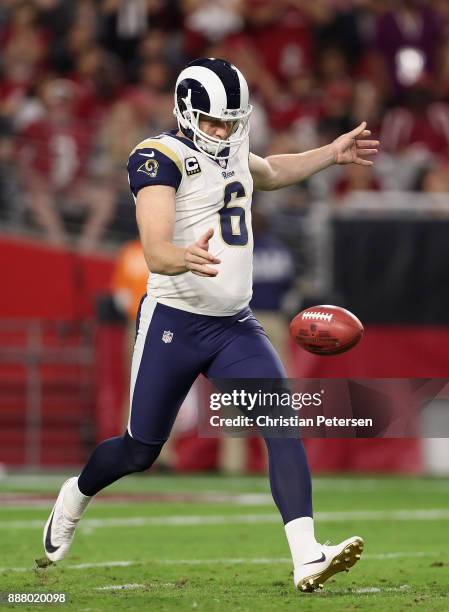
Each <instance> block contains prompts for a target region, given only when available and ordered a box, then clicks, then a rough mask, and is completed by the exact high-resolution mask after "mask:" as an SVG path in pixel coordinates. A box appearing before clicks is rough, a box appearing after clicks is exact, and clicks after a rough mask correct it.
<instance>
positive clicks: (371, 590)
mask: <svg viewBox="0 0 449 612" xmlns="http://www.w3.org/2000/svg"><path fill="white" fill-rule="evenodd" d="M409 588H410V585H409V584H402V585H401V586H400V587H361V588H360V589H352V591H351V592H352V593H402V592H403V591H408V590H409Z"/></svg>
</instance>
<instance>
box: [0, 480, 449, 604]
mask: <svg viewBox="0 0 449 612" xmlns="http://www.w3.org/2000/svg"><path fill="white" fill-rule="evenodd" d="M62 480H63V476H54V475H52V476H43V477H40V476H7V477H5V478H3V479H2V480H1V481H0V499H1V500H2V504H1V510H0V541H1V548H0V550H1V563H0V565H1V566H2V567H1V570H0V571H1V576H0V581H1V583H0V591H1V592H38V591H39V592H47V593H49V592H51V593H60V592H65V593H67V595H68V600H69V601H68V603H65V604H54V606H53V607H58V608H60V609H61V608H63V609H67V610H69V609H70V610H77V611H78V612H83V611H84V612H90V611H94V610H156V611H164V610H177V611H178V610H196V611H200V610H204V611H208V612H209V611H218V610H219V611H222V610H235V611H244V610H245V611H246V610H248V611H253V610H257V611H258V612H259V611H265V610H266V611H273V610H278V609H280V610H298V609H301V610H332V611H334V610H345V611H351V610H376V611H379V610H394V611H400V610H404V611H405V610H408V609H409V608H412V609H416V610H426V611H436V610H449V552H448V550H449V504H448V502H449V480H448V479H430V478H428V479H424V478H377V477H376V478H374V477H373V478H350V477H344V478H341V477H329V478H316V479H315V480H314V503H315V508H316V511H317V517H316V529H317V536H318V538H319V539H320V540H321V541H325V540H327V539H329V540H332V541H333V542H337V541H339V540H341V539H343V538H346V537H348V536H350V535H354V534H355V535H361V536H362V537H363V538H364V539H365V551H364V554H363V557H362V560H361V561H360V563H358V564H357V565H356V566H355V567H354V568H353V569H352V570H351V571H350V572H349V573H348V574H344V573H343V574H338V575H336V576H335V577H334V578H333V579H332V580H329V581H328V582H327V583H326V587H325V589H324V591H322V592H318V593H313V594H305V595H304V594H299V593H298V592H296V591H295V590H294V589H293V583H292V576H291V569H292V568H291V561H290V558H289V550H288V547H287V544H286V540H285V536H284V530H283V526H282V523H281V521H280V519H279V516H278V514H277V511H276V509H275V507H274V505H273V502H272V501H271V497H270V495H269V488H268V484H267V480H266V479H265V478H262V477H236V478H231V477H220V476H204V477H201V476H198V477H180V476H164V477H162V476H157V475H151V474H150V475H148V474H147V475H143V476H139V477H129V478H127V479H123V480H122V481H120V482H119V483H117V484H116V485H114V486H112V487H110V488H109V489H108V490H107V493H105V494H103V495H101V496H98V498H97V500H98V501H95V502H94V503H93V504H92V505H91V507H90V508H89V509H88V511H87V513H86V514H85V516H84V518H83V520H82V522H81V523H80V526H79V527H78V531H77V535H76V538H75V541H74V544H73V547H72V549H71V551H70V555H69V556H68V557H67V559H66V560H64V561H63V562H61V563H60V564H59V565H58V566H50V567H47V568H45V569H37V567H36V563H35V559H37V558H40V557H42V555H43V551H42V544H41V537H42V535H41V534H42V526H43V524H44V523H45V521H46V519H47V516H48V512H49V510H50V508H51V506H52V503H53V501H52V496H53V495H55V494H56V493H57V491H58V489H59V485H60V484H61V482H62ZM49 607H51V606H50V605H48V604H47V605H42V604H41V605H39V604H16V605H13V604H3V605H1V604H0V608H1V609H12V608H17V609H20V610H40V609H47V610H48V609H49Z"/></svg>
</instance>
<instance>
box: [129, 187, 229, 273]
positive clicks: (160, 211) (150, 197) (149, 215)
mask: <svg viewBox="0 0 449 612" xmlns="http://www.w3.org/2000/svg"><path fill="white" fill-rule="evenodd" d="M175 193H176V192H175V189H174V187H171V186H167V185H150V186H147V187H143V188H141V189H140V190H139V191H138V193H137V196H136V216H137V225H138V226H139V232H140V239H141V242H142V248H143V252H144V255H145V260H146V262H147V265H148V268H149V269H150V272H155V273H156V274H166V275H169V276H174V275H176V274H183V273H184V272H189V271H190V272H193V273H194V274H197V275H199V276H216V274H218V270H217V269H215V268H211V267H210V264H218V263H220V260H219V259H217V257H214V255H212V254H211V253H209V252H208V249H209V240H210V239H211V238H212V236H213V233H214V231H213V229H209V230H208V231H207V232H206V233H205V234H203V236H201V238H199V240H197V241H196V242H195V243H193V244H191V245H189V246H188V247H186V248H182V247H178V246H175V245H174V244H173V243H172V239H173V227H174V222H175Z"/></svg>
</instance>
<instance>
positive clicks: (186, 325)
mask: <svg viewBox="0 0 449 612" xmlns="http://www.w3.org/2000/svg"><path fill="white" fill-rule="evenodd" d="M199 374H204V376H206V377H208V378H211V379H216V380H220V379H242V378H258V379H273V380H274V379H276V380H279V379H284V378H286V373H285V370H284V367H283V365H282V363H281V361H280V359H279V356H278V355H277V353H276V351H275V350H274V348H273V346H272V345H271V343H270V341H269V340H268V337H267V336H266V334H265V332H264V330H263V328H262V326H261V325H260V323H259V322H258V321H257V319H256V318H255V317H254V315H253V314H252V312H251V310H250V308H245V309H244V310H242V311H241V312H239V313H238V314H236V315H234V316H230V317H213V316H207V315H199V314H195V313H189V312H186V311H183V310H179V309H177V308H171V307H169V306H165V305H163V304H160V303H158V302H156V301H155V300H154V299H153V298H150V297H148V296H145V297H144V299H143V300H142V303H141V306H140V309H139V314H138V317H137V335H136V342H135V346H134V354H133V361H132V368H131V392H130V415H129V422H128V429H127V432H126V434H125V435H124V436H122V437H118V438H112V439H110V440H106V441H105V442H102V443H101V444H100V445H99V446H98V447H97V448H96V449H95V450H94V452H93V454H92V456H91V458H90V459H89V461H88V463H87V465H86V466H85V468H84V470H83V471H82V473H81V475H80V478H79V481H78V484H79V488H80V490H81V492H82V493H84V494H85V495H94V494H96V493H97V492H98V491H99V490H101V489H102V488H104V487H105V486H107V485H109V484H111V483H112V482H114V481H115V480H117V479H118V478H121V477H122V476H124V475H126V474H131V473H133V472H137V471H142V470H145V469H147V468H148V467H150V466H151V465H152V463H153V462H154V460H155V459H156V458H157V456H158V455H159V453H160V450H161V448H162V446H163V444H164V442H165V441H166V440H167V438H168V436H169V434H170V431H171V429H172V426H173V423H174V421H175V419H176V416H177V414H178V411H179V409H180V407H181V404H182V403H183V401H184V399H185V397H186V395H187V393H188V391H189V389H190V387H191V386H192V384H193V383H194V382H195V380H196V378H197V377H198V375H199ZM265 442H266V445H267V449H268V459H269V471H270V485H271V491H272V494H273V498H274V500H275V502H276V504H277V506H278V508H279V510H280V512H281V515H282V518H283V520H284V523H287V522H288V521H291V520H293V519H295V518H298V517H300V516H312V502H311V481H310V472H309V468H308V464H307V458H306V455H305V451H304V447H303V444H302V442H301V440H300V439H298V438H275V437H266V438H265Z"/></svg>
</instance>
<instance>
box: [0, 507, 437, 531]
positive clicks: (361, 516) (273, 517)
mask: <svg viewBox="0 0 449 612" xmlns="http://www.w3.org/2000/svg"><path fill="white" fill-rule="evenodd" d="M315 516H316V519H317V521H319V522H322V523H340V522H348V521H368V520H369V521H385V520H387V521H435V520H448V519H449V509H443V508H429V509H425V510H353V511H348V512H343V511H342V512H317V513H316V515H315ZM255 523H259V524H267V523H279V524H280V523H281V518H280V515H279V514H277V513H270V514H239V515H235V514H229V515H223V514H205V515H200V514H194V515H188V514H187V515H179V516H177V515H174V516H134V517H128V518H119V517H117V518H104V519H100V518H98V519H89V518H85V519H83V520H82V521H81V523H80V526H79V529H80V530H81V531H83V530H86V531H89V532H92V530H94V529H101V528H108V527H192V526H195V527H196V526H202V525H246V524H255ZM42 526H43V522H42V520H37V519H30V520H19V521H0V530H1V529H6V530H11V529H42Z"/></svg>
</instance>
